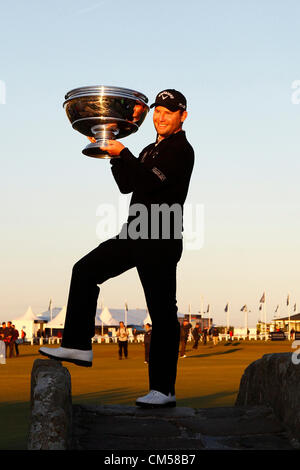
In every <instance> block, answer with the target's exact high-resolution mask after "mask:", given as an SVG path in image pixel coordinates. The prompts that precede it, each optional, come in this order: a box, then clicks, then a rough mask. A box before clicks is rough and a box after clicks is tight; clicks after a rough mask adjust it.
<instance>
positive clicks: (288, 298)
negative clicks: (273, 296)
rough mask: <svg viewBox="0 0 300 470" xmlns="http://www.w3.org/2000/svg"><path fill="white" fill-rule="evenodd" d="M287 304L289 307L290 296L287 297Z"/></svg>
mask: <svg viewBox="0 0 300 470" xmlns="http://www.w3.org/2000/svg"><path fill="white" fill-rule="evenodd" d="M286 304H287V305H290V294H288V296H287V299H286Z"/></svg>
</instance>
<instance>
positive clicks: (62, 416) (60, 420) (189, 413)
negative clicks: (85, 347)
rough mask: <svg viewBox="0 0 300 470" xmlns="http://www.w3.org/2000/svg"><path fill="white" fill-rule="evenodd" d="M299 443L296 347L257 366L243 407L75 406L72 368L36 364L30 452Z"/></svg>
mask: <svg viewBox="0 0 300 470" xmlns="http://www.w3.org/2000/svg"><path fill="white" fill-rule="evenodd" d="M299 442H300V366H299V365H295V364H294V363H293V362H292V354H291V353H280V354H267V355H264V356H263V357H262V358H261V359H259V360H257V361H255V362H253V363H252V364H250V365H249V366H248V367H247V369H246V370H245V372H244V374H243V376H242V378H241V382H240V388H239V393H238V396H237V400H236V403H235V406H233V407H222V408H206V409H204V408H201V409H194V408H184V407H177V408H170V409H160V410H149V409H148V410H146V409H140V408H137V407H130V406H121V405H105V406H95V405H84V404H82V405H72V398H71V378H70V374H69V371H68V370H67V369H66V368H65V367H63V366H62V365H61V363H60V362H56V361H52V360H48V359H46V360H44V359H37V360H36V361H35V362H34V365H33V369H32V376H31V420H30V428H29V436H28V449H29V450H42V449H43V450H51V449H52V450H107V451H118V450H120V451H122V450H126V451H139V450H142V451H155V450H157V451H159V450H160V451H161V450H170V451H171V450H173V451H183V450H189V451H190V450H211V449H218V450H260V449H261V450H295V449H299V448H300V444H299Z"/></svg>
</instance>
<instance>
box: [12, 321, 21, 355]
mask: <svg viewBox="0 0 300 470" xmlns="http://www.w3.org/2000/svg"><path fill="white" fill-rule="evenodd" d="M12 329H13V337H12V341H13V343H14V346H15V351H16V356H17V357H18V356H19V339H18V338H19V332H18V330H17V329H16V327H15V325H12Z"/></svg>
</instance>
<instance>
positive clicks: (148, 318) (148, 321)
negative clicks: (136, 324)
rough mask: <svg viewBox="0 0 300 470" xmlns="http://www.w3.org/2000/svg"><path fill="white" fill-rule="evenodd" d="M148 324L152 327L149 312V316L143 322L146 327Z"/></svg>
mask: <svg viewBox="0 0 300 470" xmlns="http://www.w3.org/2000/svg"><path fill="white" fill-rule="evenodd" d="M146 323H150V325H152V321H151V318H150V315H149V312H148V314H147V316H146V317H145V319H144V321H143V325H146Z"/></svg>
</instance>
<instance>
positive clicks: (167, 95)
mask: <svg viewBox="0 0 300 470" xmlns="http://www.w3.org/2000/svg"><path fill="white" fill-rule="evenodd" d="M158 96H159V97H160V98H162V99H163V100H165V99H167V98H168V97H169V98H171V99H172V100H173V99H174V96H173V95H172V93H170V92H169V91H163V92H162V93H160V94H159V95H158Z"/></svg>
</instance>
